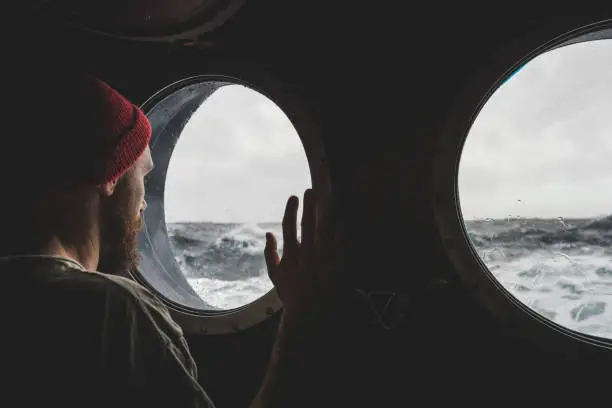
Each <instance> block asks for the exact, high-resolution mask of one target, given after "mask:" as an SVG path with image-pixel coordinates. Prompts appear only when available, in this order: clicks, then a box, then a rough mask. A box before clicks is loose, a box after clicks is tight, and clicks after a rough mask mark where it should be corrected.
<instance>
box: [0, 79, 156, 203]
mask: <svg viewBox="0 0 612 408" xmlns="http://www.w3.org/2000/svg"><path fill="white" fill-rule="evenodd" d="M12 89H13V92H11V96H10V99H12V102H13V103H12V104H11V105H10V106H11V108H10V109H9V111H8V116H7V117H8V118H9V120H13V121H14V122H15V123H18V124H20V125H19V126H17V127H16V129H17V131H16V132H13V133H11V134H10V135H9V136H8V137H7V139H6V140H7V142H6V144H5V145H4V147H5V151H6V152H10V154H9V157H10V159H11V160H10V162H11V163H9V162H7V161H3V162H2V163H1V164H0V167H2V168H0V171H3V172H5V173H8V172H10V169H11V168H12V169H15V168H21V169H23V171H21V172H18V173H13V174H12V176H11V177H10V178H9V184H10V185H9V187H10V188H12V189H15V190H17V191H18V192H19V194H21V195H23V196H31V197H36V196H40V195H41V194H42V195H47V194H52V193H54V192H59V191H65V190H69V189H70V188H73V187H76V186H82V185H95V186H100V185H103V184H105V183H107V182H109V181H115V180H117V179H118V178H119V177H121V175H122V174H124V173H125V172H126V170H128V169H129V168H130V167H131V166H132V165H133V164H134V163H135V162H136V160H138V158H139V157H140V156H141V155H142V153H143V152H144V150H145V149H146V147H147V145H148V143H149V140H150V138H151V125H150V123H149V121H148V119H147V117H146V116H145V115H144V113H143V112H142V111H141V110H140V109H139V108H138V107H137V106H135V105H134V104H132V103H131V102H129V101H128V100H127V99H125V98H124V97H123V96H121V95H120V94H119V93H118V92H117V91H115V90H114V89H112V88H111V87H110V86H108V85H107V84H106V83H104V82H102V81H101V80H99V79H97V78H95V77H93V76H87V75H82V74H76V73H74V72H72V73H68V72H67V71H60V72H58V71H55V73H54V75H53V76H45V77H41V76H40V75H38V76H28V77H27V78H25V79H23V80H22V81H21V82H18V83H17V84H15V86H13V87H12ZM15 164H16V165H15ZM9 166H10V167H9ZM4 167H6V168H4Z"/></svg>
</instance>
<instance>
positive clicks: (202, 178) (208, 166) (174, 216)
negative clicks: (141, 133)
mask: <svg viewBox="0 0 612 408" xmlns="http://www.w3.org/2000/svg"><path fill="white" fill-rule="evenodd" d="M310 186H311V180H310V171H309V170H308V163H307V160H306V154H305V152H304V148H303V147H302V142H301V141H300V139H299V137H298V134H297V132H296V130H295V128H294V127H293V125H292V124H291V122H290V120H289V118H287V116H286V115H285V114H284V113H283V111H282V110H281V109H280V108H279V107H278V106H277V105H276V104H275V103H274V102H272V101H271V100H270V99H268V98H267V97H265V96H264V95H262V94H260V93H258V92H256V91H254V90H251V89H249V88H246V87H244V86H241V85H229V86H225V87H222V88H220V89H219V90H217V91H216V92H215V93H214V94H212V95H211V96H210V97H209V98H208V99H207V100H206V101H204V103H203V104H202V105H201V106H200V108H199V109H198V110H197V111H196V112H195V113H194V114H193V116H192V117H191V119H190V120H189V122H188V123H187V125H186V126H185V129H184V131H183V133H182V134H181V137H180V139H179V140H178V142H177V144H176V147H175V149H174V152H173V154H172V158H171V159H170V165H169V168H168V174H167V178H166V187H165V188H166V193H165V194H166V197H165V210H166V219H167V221H168V222H179V221H186V222H194V221H211V222H232V223H233V222H248V223H251V222H280V221H281V219H282V216H283V213H284V209H285V204H286V201H287V198H289V196H290V195H291V194H295V195H297V196H298V197H300V210H299V211H298V217H301V201H302V197H303V194H304V190H305V189H306V188H309V187H310Z"/></svg>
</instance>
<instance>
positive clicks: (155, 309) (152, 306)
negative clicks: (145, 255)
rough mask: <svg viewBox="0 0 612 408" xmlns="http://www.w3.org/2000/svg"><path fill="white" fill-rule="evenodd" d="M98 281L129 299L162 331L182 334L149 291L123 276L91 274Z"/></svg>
mask: <svg viewBox="0 0 612 408" xmlns="http://www.w3.org/2000/svg"><path fill="white" fill-rule="evenodd" d="M93 274H95V275H96V276H98V279H104V280H106V281H107V284H108V285H110V286H112V287H114V290H116V291H117V292H118V293H123V294H124V296H127V297H129V298H130V300H131V301H132V302H135V303H136V304H137V306H139V307H140V308H142V310H143V311H144V312H145V313H146V314H147V315H148V316H149V317H150V318H151V319H153V321H154V322H156V323H157V324H162V325H163V326H164V327H163V329H170V330H172V331H173V332H174V333H175V334H177V335H178V336H179V337H180V336H182V334H183V332H182V330H181V328H180V326H179V325H178V324H176V323H175V322H174V320H173V319H172V316H171V315H170V312H169V310H168V308H167V307H166V305H165V304H164V303H163V302H162V301H161V300H160V299H159V298H158V297H157V296H156V295H154V294H153V293H152V292H151V291H150V290H149V289H147V288H145V287H144V286H142V285H141V284H139V283H138V282H135V281H134V280H132V279H128V278H125V277H123V276H116V275H107V274H102V273H100V272H93Z"/></svg>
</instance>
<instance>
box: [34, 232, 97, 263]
mask: <svg viewBox="0 0 612 408" xmlns="http://www.w3.org/2000/svg"><path fill="white" fill-rule="evenodd" d="M40 253H41V254H46V255H57V256H62V257H64V258H68V259H72V260H73V261H75V262H77V263H78V264H80V265H82V266H83V268H85V269H86V270H88V271H95V270H96V269H97V268H98V262H99V258H100V250H99V247H98V246H97V245H96V244H94V243H93V240H86V241H85V242H83V243H82V244H81V245H78V246H76V245H68V244H65V243H62V242H61V240H60V239H59V238H58V237H53V238H52V239H51V240H50V241H49V243H48V245H46V246H45V247H44V248H42V249H41V251H40Z"/></svg>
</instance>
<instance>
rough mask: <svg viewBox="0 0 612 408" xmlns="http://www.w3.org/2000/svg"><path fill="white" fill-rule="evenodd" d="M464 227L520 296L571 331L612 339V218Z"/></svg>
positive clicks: (510, 221) (496, 273) (507, 285)
mask: <svg viewBox="0 0 612 408" xmlns="http://www.w3.org/2000/svg"><path fill="white" fill-rule="evenodd" d="M466 228H467V230H468V235H469V236H470V240H471V242H472V245H473V246H474V247H475V248H476V251H477V252H478V254H479V255H480V257H481V259H482V260H483V261H484V263H485V264H486V265H487V267H488V268H489V270H490V271H491V273H492V274H493V275H494V276H495V277H496V278H497V279H498V280H499V281H500V282H502V283H503V285H504V287H505V288H506V289H508V291H509V292H510V293H512V294H513V295H514V296H515V297H516V298H518V299H519V300H520V301H522V302H523V303H524V304H526V305H528V306H529V307H531V308H532V309H533V310H535V311H536V312H538V313H539V314H541V315H543V316H545V317H547V318H549V319H550V320H552V321H554V322H556V323H558V324H560V325H562V326H565V327H567V328H569V329H573V330H576V331H579V332H582V333H587V334H591V335H595V336H600V337H606V338H612V216H608V217H602V218H593V219H564V218H557V219H505V220H499V219H496V220H492V219H485V220H475V221H467V222H466Z"/></svg>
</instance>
